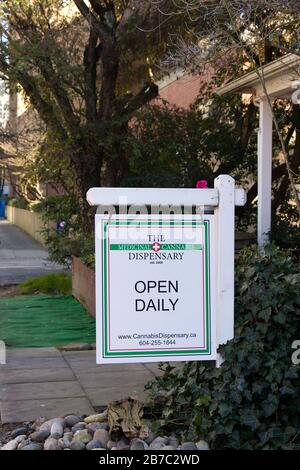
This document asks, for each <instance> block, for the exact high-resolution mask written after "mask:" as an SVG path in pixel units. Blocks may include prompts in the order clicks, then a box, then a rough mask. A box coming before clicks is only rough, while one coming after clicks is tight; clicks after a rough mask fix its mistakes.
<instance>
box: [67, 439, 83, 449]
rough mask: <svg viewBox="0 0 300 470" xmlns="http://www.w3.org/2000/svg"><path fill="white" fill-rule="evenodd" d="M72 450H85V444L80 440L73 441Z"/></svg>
mask: <svg viewBox="0 0 300 470" xmlns="http://www.w3.org/2000/svg"><path fill="white" fill-rule="evenodd" d="M70 449H71V450H85V444H84V443H83V442H80V441H72V442H71V444H70Z"/></svg>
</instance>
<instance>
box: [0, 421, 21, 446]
mask: <svg viewBox="0 0 300 470" xmlns="http://www.w3.org/2000/svg"><path fill="white" fill-rule="evenodd" d="M21 426H22V423H16V424H1V422H0V447H1V446H3V445H4V444H6V443H7V442H8V441H9V440H10V433H11V431H13V430H14V429H17V428H19V427H21Z"/></svg>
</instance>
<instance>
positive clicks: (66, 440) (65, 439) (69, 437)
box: [62, 433, 73, 448]
mask: <svg viewBox="0 0 300 470" xmlns="http://www.w3.org/2000/svg"><path fill="white" fill-rule="evenodd" d="M62 439H63V443H64V448H69V447H70V445H71V442H72V440H73V434H72V433H66V434H64V437H63V438H62Z"/></svg>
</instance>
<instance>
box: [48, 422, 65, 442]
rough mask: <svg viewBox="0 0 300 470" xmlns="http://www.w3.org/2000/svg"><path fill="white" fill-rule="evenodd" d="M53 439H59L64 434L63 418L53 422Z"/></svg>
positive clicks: (51, 432)
mask: <svg viewBox="0 0 300 470" xmlns="http://www.w3.org/2000/svg"><path fill="white" fill-rule="evenodd" d="M50 434H51V437H53V439H59V438H60V437H62V436H63V434H64V420H63V419H62V418H58V419H56V420H55V421H53V424H52V426H51V431H50Z"/></svg>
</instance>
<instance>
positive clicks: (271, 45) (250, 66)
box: [153, 0, 300, 217]
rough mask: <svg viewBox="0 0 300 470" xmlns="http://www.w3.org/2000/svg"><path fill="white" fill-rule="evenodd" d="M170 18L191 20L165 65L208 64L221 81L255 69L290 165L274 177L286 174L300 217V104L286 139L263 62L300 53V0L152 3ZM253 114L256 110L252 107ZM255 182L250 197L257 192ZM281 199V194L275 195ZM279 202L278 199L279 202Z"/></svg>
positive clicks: (283, 185)
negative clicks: (166, 7) (299, 180)
mask: <svg viewBox="0 0 300 470" xmlns="http://www.w3.org/2000/svg"><path fill="white" fill-rule="evenodd" d="M153 4H155V5H156V6H157V8H158V10H159V11H160V12H162V14H164V15H165V17H166V18H167V19H171V18H172V16H176V15H181V16H183V17H184V18H185V20H186V29H187V32H188V34H187V35H186V37H185V38H182V37H181V36H180V35H175V36H173V47H172V48H171V52H170V53H169V54H168V56H167V58H166V59H165V60H164V61H163V62H162V68H164V69H166V70H170V69H172V68H178V67H183V68H185V69H189V70H197V71H199V70H201V69H204V68H205V67H206V66H207V64H211V65H212V67H214V68H216V69H218V70H219V77H220V82H221V81H222V80H224V78H227V79H228V78H232V76H235V74H238V73H241V72H245V71H247V70H256V72H257V75H258V78H259V80H260V82H261V84H262V86H263V88H264V91H265V94H266V96H267V99H268V102H269V105H270V109H271V112H272V116H273V121H274V127H275V130H276V133H277V136H278V139H279V143H280V149H281V153H282V155H283V157H284V161H285V166H281V167H280V168H281V169H280V172H277V171H276V172H274V177H276V178H278V175H277V173H278V174H279V176H283V179H282V181H281V184H280V187H279V191H278V195H279V194H280V195H281V197H284V194H285V193H286V191H287V188H288V184H287V181H289V183H290V187H291V189H292V193H293V196H294V199H295V202H296V206H297V209H298V213H299V217H300V199H299V194H298V191H297V188H296V182H295V177H296V178H297V176H299V172H300V152H299V139H300V126H299V119H298V117H297V116H298V114H299V110H298V108H299V105H295V104H294V105H293V108H294V112H293V122H292V123H291V125H290V129H289V131H288V132H287V137H288V138H287V139H285V138H284V135H283V132H282V130H281V128H280V125H279V123H278V120H277V118H276V115H275V113H274V111H273V109H272V105H271V101H270V98H269V97H268V94H267V89H266V84H265V77H264V72H263V66H264V65H265V64H267V63H269V62H270V61H272V60H274V59H276V58H280V57H281V56H282V55H284V54H286V53H293V54H298V55H300V26H299V24H300V3H299V1H298V0H255V1H248V0H230V1H229V0H220V1H216V0H176V1H175V0H174V1H173V10H172V11H170V10H169V11H168V12H167V11H165V12H164V6H163V2H161V1H159V0H157V1H155V0H154V1H153ZM248 112H249V113H252V109H251V106H249V108H248ZM295 130H296V131H297V132H296V143H295V147H294V156H293V157H294V158H293V161H292V162H291V161H290V156H289V149H288V144H289V142H290V140H291V136H292V134H293V132H294V131H295ZM256 190H257V188H256V185H254V186H253V188H252V191H251V190H250V195H251V194H252V196H253V197H255V196H256ZM276 201H277V203H278V197H277V198H276ZM276 201H275V202H276Z"/></svg>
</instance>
